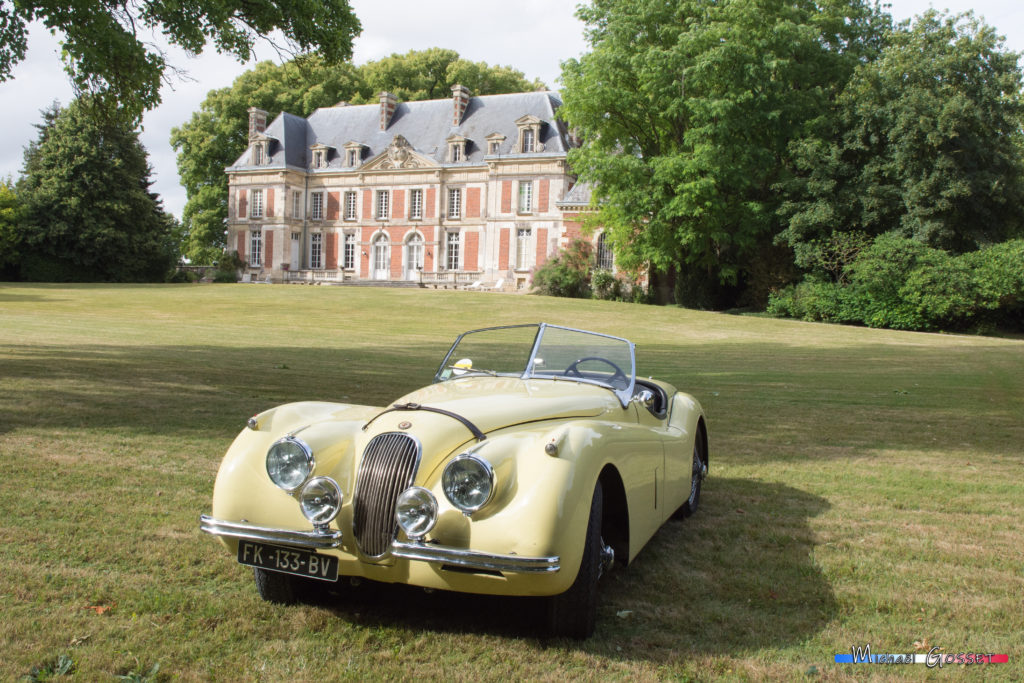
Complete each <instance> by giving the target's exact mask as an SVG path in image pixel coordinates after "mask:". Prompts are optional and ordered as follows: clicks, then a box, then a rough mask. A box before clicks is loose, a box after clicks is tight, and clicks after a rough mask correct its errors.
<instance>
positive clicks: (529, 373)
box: [434, 323, 636, 408]
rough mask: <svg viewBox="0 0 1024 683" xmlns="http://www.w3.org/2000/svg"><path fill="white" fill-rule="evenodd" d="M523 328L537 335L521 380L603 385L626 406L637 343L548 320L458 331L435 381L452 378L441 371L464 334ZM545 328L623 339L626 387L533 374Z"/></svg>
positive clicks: (633, 379) (633, 382) (632, 384)
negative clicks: (627, 382) (626, 349)
mask: <svg viewBox="0 0 1024 683" xmlns="http://www.w3.org/2000/svg"><path fill="white" fill-rule="evenodd" d="M525 327H531V328H536V329H537V334H536V335H534V338H533V348H532V349H531V350H530V357H529V358H528V359H527V361H526V367H525V368H523V372H522V374H520V375H518V377H519V378H520V379H524V380H526V379H548V380H554V381H562V382H565V381H568V382H578V383H583V384H593V385H594V386H599V387H604V388H605V389H608V390H609V391H611V392H612V393H614V394H615V396H616V397H617V398H618V399H619V402H620V403H621V404H622V407H623V408H625V407H626V406H627V405H629V401H630V399H632V397H633V391H634V389H635V388H636V344H634V343H633V342H631V341H629V340H628V339H624V338H622V337H616V336H614V335H610V334H603V333H601V332H592V331H590V330H581V329H579V328H575V327H565V326H562V325H551V324H549V323H525V324H521V325H499V326H496V327H482V328H479V329H476V330H469V331H467V332H463V333H462V334H460V335H459V336H458V337H457V338H456V339H455V342H454V343H453V344H452V345H451V347H450V348H449V349H448V353H447V354H445V357H444V359H443V360H442V361H441V366H440V367H439V368H438V369H437V372H436V373H434V382H445V381H450V380H451V379H453V378H452V377H443V376H442V373H443V372H444V370H445V368H447V367H448V361H449V360H450V359H451V358H452V355H453V354H454V353H455V349H456V348H458V346H459V344H460V343H461V342H462V339H463V338H464V337H466V336H468V335H470V334H476V333H478V332H490V331H492V330H509V329H515V328H525ZM548 329H553V330H565V331H567V332H577V333H579V334H585V335H590V336H594V337H602V338H604V339H611V340H614V341H619V342H622V343H624V344H626V347H627V348H628V349H629V364H630V367H629V374H628V377H627V379H628V381H629V384H628V386H627V387H625V388H623V389H617V388H615V387H614V386H613V385H612V384H610V383H608V382H603V381H601V380H599V379H593V378H589V377H565V376H556V375H551V374H537V373H535V372H534V366H535V360H536V358H537V353H538V351H539V350H540V347H541V342H542V340H543V338H544V332H545V331H546V330H548ZM623 371H624V372H625V369H624V368H623ZM472 376H478V375H475V374H474V375H472ZM499 376H517V375H512V374H507V373H499Z"/></svg>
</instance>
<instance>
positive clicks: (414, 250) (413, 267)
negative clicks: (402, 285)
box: [405, 232, 423, 280]
mask: <svg viewBox="0 0 1024 683" xmlns="http://www.w3.org/2000/svg"><path fill="white" fill-rule="evenodd" d="M421 270H423V235H421V234H419V233H418V232H414V233H412V234H411V235H409V237H408V238H407V239H406V240H405V279H406V280H414V279H416V278H417V277H418V276H419V272H420V271H421Z"/></svg>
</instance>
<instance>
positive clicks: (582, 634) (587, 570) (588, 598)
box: [546, 482, 604, 640]
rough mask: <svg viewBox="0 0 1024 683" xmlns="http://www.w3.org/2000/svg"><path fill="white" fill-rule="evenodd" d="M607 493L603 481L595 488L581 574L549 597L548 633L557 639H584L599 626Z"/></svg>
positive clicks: (581, 563)
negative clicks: (602, 516)
mask: <svg viewBox="0 0 1024 683" xmlns="http://www.w3.org/2000/svg"><path fill="white" fill-rule="evenodd" d="M603 507H604V494H603V492H602V490H601V482H597V486H596V487H594V498H593V500H592V501H591V503H590V519H589V521H588V522H587V539H586V543H585V544H584V547H583V560H582V561H581V562H580V570H579V573H577V574H576V580H575V581H573V583H572V585H571V586H570V587H569V590H567V591H565V592H564V593H561V594H559V595H552V596H551V597H549V598H547V605H546V607H547V614H546V618H547V634H548V635H549V636H551V637H554V638H575V639H578V640H582V639H584V638H589V637H590V636H591V634H593V633H594V627H595V626H596V625H597V582H598V579H600V578H601V547H602V545H603V544H602V541H601V515H602V511H603Z"/></svg>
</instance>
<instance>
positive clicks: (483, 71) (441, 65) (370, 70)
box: [360, 47, 544, 102]
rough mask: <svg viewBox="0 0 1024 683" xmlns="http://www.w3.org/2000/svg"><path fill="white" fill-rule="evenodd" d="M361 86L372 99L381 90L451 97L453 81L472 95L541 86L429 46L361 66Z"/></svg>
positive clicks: (404, 96)
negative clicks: (464, 87)
mask: <svg viewBox="0 0 1024 683" xmlns="http://www.w3.org/2000/svg"><path fill="white" fill-rule="evenodd" d="M360 74H361V75H362V78H363V84H364V85H363V86H362V87H361V88H360V93H361V94H362V96H363V98H364V99H365V100H366V101H372V100H373V99H374V98H375V97H376V95H377V93H379V92H380V91H381V90H387V91H388V92H391V93H393V94H394V95H395V96H396V97H397V98H398V99H399V100H404V101H406V102H412V101H417V100H437V99H441V98H444V97H450V96H451V93H452V91H451V87H452V86H453V85H455V84H456V83H461V84H462V85H464V86H466V87H467V88H469V89H470V90H471V91H472V92H473V94H474V95H491V94H496V93H508V92H526V91H529V90H537V89H543V88H544V84H543V83H541V82H540V81H538V80H535V81H532V82H530V81H527V80H526V78H525V77H524V76H523V73H522V72H521V71H516V70H515V69H513V68H512V67H508V66H489V65H488V64H487V63H486V62H470V61H468V60H465V59H462V58H461V57H459V53H458V52H456V51H455V50H445V49H443V48H439V47H432V48H429V49H427V50H410V51H409V52H407V53H405V54H404V55H402V54H397V53H396V54H393V55H391V56H390V57H384V58H383V59H379V60H377V61H375V62H369V63H367V64H366V65H364V66H363V67H361V68H360Z"/></svg>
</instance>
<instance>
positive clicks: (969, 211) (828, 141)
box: [782, 11, 1024, 266]
mask: <svg viewBox="0 0 1024 683" xmlns="http://www.w3.org/2000/svg"><path fill="white" fill-rule="evenodd" d="M1017 59H1018V55H1016V54H1014V53H1011V52H1007V51H1006V50H1005V49H1003V48H1002V43H1001V39H1000V38H999V37H998V36H997V35H996V33H995V31H994V29H992V28H991V27H989V26H986V25H984V24H982V23H981V22H979V21H978V20H977V19H976V18H974V17H973V16H972V15H970V14H964V15H959V16H955V17H943V16H940V15H939V14H937V13H936V12H934V11H928V12H926V13H925V14H924V15H922V16H921V17H919V18H918V19H917V21H915V22H914V23H913V25H903V26H901V27H899V28H898V29H897V30H895V31H894V32H893V33H892V34H891V36H890V37H889V39H888V41H887V44H886V46H885V48H884V49H883V50H882V52H881V53H880V55H879V57H878V59H875V60H872V61H870V62H866V63H864V64H861V65H859V66H858V67H857V69H856V71H855V72H854V74H853V76H852V77H851V79H850V80H849V82H848V83H847V85H846V87H845V88H844V89H843V91H842V92H841V93H840V95H839V97H838V98H837V99H836V102H835V106H834V114H833V115H832V116H831V117H830V118H829V119H828V121H827V124H826V125H824V126H822V127H821V128H820V129H819V130H816V131H814V133H813V134H811V135H808V136H806V137H805V138H803V139H801V140H798V141H796V142H795V143H794V145H793V152H794V159H795V164H796V167H797V177H796V178H795V180H794V182H793V184H792V185H790V186H789V187H786V188H783V189H784V191H785V193H786V196H787V197H788V199H789V201H788V203H787V205H786V206H785V207H784V208H783V214H784V215H785V216H787V218H788V225H787V228H786V230H785V232H784V233H783V235H782V238H783V239H785V240H786V242H787V243H788V244H790V245H791V246H792V247H793V248H794V249H796V253H797V258H798V261H799V262H800V263H801V265H805V266H806V265H808V263H809V262H810V261H812V260H814V259H815V258H817V254H818V253H819V252H820V249H821V245H823V244H825V243H826V242H829V241H830V240H832V238H831V235H832V234H833V233H837V232H839V233H845V232H850V231H858V232H862V233H865V234H868V235H872V236H876V235H880V234H883V233H886V232H889V231H897V232H899V233H900V234H901V235H903V236H905V237H909V238H913V239H915V240H917V241H918V242H920V243H922V244H924V245H928V246H931V247H936V248H942V249H946V250H949V251H951V252H954V253H962V252H967V251H972V250H976V249H978V248H980V247H983V246H985V245H988V244H993V243H996V242H1001V241H1003V240H1007V239H1010V238H1012V237H1013V236H1015V235H1020V234H1022V233H1021V230H1022V228H1024V217H1022V215H1021V208H1022V206H1024V163H1022V162H1024V135H1022V129H1021V126H1022V122H1024V119H1022V114H1024V99H1022V93H1021V86H1022V76H1021V70H1020V68H1019V67H1018V61H1017Z"/></svg>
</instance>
